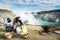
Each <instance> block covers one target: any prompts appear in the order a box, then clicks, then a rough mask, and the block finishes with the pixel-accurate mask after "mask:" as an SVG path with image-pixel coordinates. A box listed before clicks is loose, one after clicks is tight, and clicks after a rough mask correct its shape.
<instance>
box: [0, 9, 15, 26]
mask: <svg viewBox="0 0 60 40" xmlns="http://www.w3.org/2000/svg"><path fill="white" fill-rule="evenodd" d="M15 16H16V15H15V14H14V13H13V12H12V11H10V10H6V9H0V26H1V25H2V23H4V22H6V18H8V17H9V18H10V19H14V18H15Z"/></svg>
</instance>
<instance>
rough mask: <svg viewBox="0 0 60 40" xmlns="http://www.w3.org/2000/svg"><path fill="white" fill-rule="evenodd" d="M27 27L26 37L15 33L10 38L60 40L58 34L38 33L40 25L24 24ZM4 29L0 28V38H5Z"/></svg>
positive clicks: (17, 39)
mask: <svg viewBox="0 0 60 40" xmlns="http://www.w3.org/2000/svg"><path fill="white" fill-rule="evenodd" d="M24 26H26V27H27V29H28V32H29V34H28V35H29V37H28V38H27V39H23V38H21V37H20V36H19V35H15V36H14V37H13V38H12V39H11V40H60V35H57V34H54V33H48V34H47V33H42V35H39V33H38V31H39V30H40V26H33V25H24ZM4 33H5V31H4V30H2V29H0V40H7V39H5V37H4V35H3V34H4Z"/></svg>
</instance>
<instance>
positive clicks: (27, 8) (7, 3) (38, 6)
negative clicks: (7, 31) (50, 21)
mask: <svg viewBox="0 0 60 40" xmlns="http://www.w3.org/2000/svg"><path fill="white" fill-rule="evenodd" d="M0 9H8V10H11V11H13V12H14V13H15V14H17V15H19V14H22V13H25V12H37V11H43V10H53V9H60V0H0Z"/></svg>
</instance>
